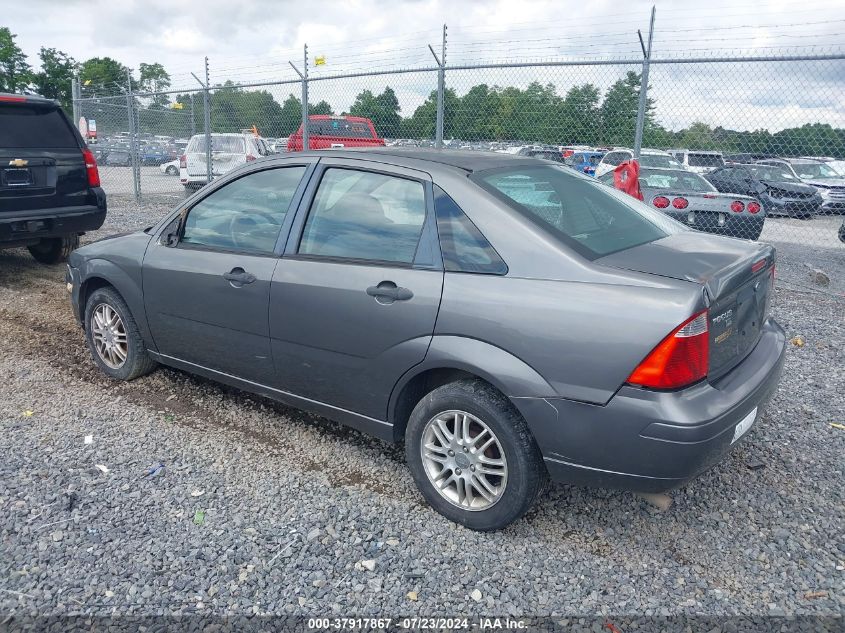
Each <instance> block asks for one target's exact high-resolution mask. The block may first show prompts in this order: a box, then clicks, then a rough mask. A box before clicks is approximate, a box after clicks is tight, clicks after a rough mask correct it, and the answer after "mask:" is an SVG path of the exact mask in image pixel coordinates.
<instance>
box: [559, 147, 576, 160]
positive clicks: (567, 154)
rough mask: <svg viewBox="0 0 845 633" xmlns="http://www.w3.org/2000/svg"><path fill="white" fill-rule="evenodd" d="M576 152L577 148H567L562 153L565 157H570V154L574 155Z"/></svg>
mask: <svg viewBox="0 0 845 633" xmlns="http://www.w3.org/2000/svg"><path fill="white" fill-rule="evenodd" d="M574 153H575V150H574V149H565V150H563V153H562V154H561V155H562V156H563V157H564V158H569V157H570V156H572V155H573V154H574Z"/></svg>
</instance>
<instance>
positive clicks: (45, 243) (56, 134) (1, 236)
mask: <svg viewBox="0 0 845 633" xmlns="http://www.w3.org/2000/svg"><path fill="white" fill-rule="evenodd" d="M105 219H106V194H105V192H104V191H103V190H102V188H101V187H100V174H99V172H98V171H97V161H96V160H95V159H94V154H92V153H91V150H89V149H88V147H87V146H86V145H85V142H84V141H83V140H82V136H81V135H80V134H79V132H78V131H77V130H76V128H75V127H74V126H73V124H71V122H70V121H69V120H68V118H67V116H66V115H65V113H64V112H62V109H61V108H60V107H59V105H58V104H57V103H56V102H55V101H52V100H50V99H44V98H43V97H35V96H24V95H14V94H5V93H0V248H10V247H16V246H26V247H28V248H29V252H30V253H32V256H33V257H35V259H37V260H38V261H39V262H42V263H45V264H55V263H57V262H60V261H62V260H64V259H65V258H66V257H67V256H68V254H70V252H71V251H72V250H73V249H74V248H76V247H77V246H78V245H79V236H80V235H81V234H82V233H84V232H85V231H93V230H96V229H98V228H100V227H101V226H102V225H103V222H104V221H105Z"/></svg>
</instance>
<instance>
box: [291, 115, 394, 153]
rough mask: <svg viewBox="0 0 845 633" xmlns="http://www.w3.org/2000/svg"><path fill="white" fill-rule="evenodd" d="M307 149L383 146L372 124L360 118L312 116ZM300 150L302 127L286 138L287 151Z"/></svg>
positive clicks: (310, 117) (309, 124)
mask: <svg viewBox="0 0 845 633" xmlns="http://www.w3.org/2000/svg"><path fill="white" fill-rule="evenodd" d="M308 136H309V138H308V149H332V148H335V147H378V146H383V145H384V139H383V138H379V136H378V134H377V133H376V128H375V127H374V126H373V122H372V121H370V120H369V119H366V118H364V117H360V116H330V115H327V114H312V115H311V116H309V117H308ZM301 150H302V125H300V126H299V129H298V130H297V131H296V132H294V133H293V134H291V135H290V136H289V137H288V151H289V152H298V151H301Z"/></svg>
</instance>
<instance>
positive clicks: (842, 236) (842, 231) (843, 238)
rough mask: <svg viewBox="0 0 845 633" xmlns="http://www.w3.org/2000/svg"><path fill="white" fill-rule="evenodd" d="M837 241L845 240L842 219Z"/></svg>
mask: <svg viewBox="0 0 845 633" xmlns="http://www.w3.org/2000/svg"><path fill="white" fill-rule="evenodd" d="M839 241H840V242H845V220H842V224H841V225H840V226H839Z"/></svg>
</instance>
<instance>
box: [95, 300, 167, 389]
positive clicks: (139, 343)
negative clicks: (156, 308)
mask: <svg viewBox="0 0 845 633" xmlns="http://www.w3.org/2000/svg"><path fill="white" fill-rule="evenodd" d="M85 340H86V342H87V343H88V349H89V350H90V351H91V356H92V357H93V358H94V362H95V363H96V364H97V365H98V366H99V368H100V369H102V370H103V372H104V373H105V374H106V375H107V376H108V377H109V378H111V379H113V380H133V379H135V378H138V377H139V376H143V375H144V374H148V373H150V372H151V371H152V370H153V369H155V367H156V365H157V363H156V362H155V361H154V360H153V359H152V358H150V355H149V354H148V353H147V348H146V346H145V345H144V340H143V339H142V338H141V334H140V332H139V331H138V326H137V324H136V323H135V319H134V318H133V317H132V313H131V312H130V311H129V307H128V306H127V305H126V302H125V301H124V300H123V297H121V296H120V295H119V294H118V293H117V291H116V290H114V289H113V288H109V287H105V288H98V289H97V290H95V291H94V292H92V293H91V296H90V297H88V301H87V302H86V304H85Z"/></svg>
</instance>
